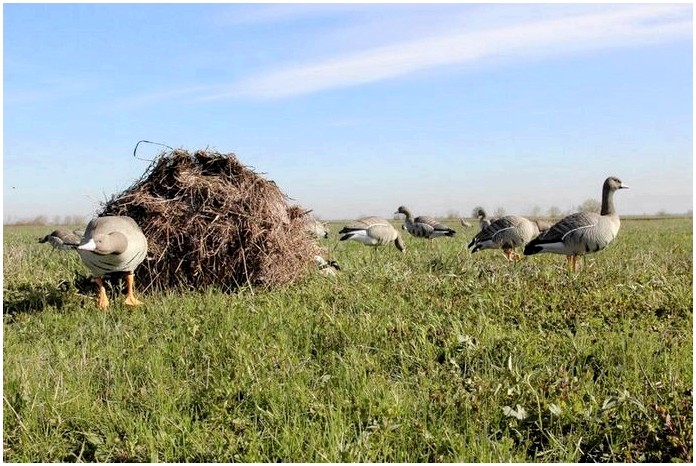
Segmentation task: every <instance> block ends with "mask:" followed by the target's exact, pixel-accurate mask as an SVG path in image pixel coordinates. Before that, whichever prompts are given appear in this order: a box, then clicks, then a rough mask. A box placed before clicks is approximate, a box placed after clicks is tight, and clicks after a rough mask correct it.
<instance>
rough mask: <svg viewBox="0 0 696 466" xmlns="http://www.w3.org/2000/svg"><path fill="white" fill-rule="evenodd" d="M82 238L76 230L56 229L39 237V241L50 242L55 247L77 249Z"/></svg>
mask: <svg viewBox="0 0 696 466" xmlns="http://www.w3.org/2000/svg"><path fill="white" fill-rule="evenodd" d="M81 240H82V238H81V237H80V236H78V235H77V233H76V232H72V231H67V230H54V231H52V232H51V233H49V234H47V235H46V236H44V237H43V238H39V243H49V244H50V245H51V246H53V247H54V248H55V249H77V246H78V245H79V244H80V241H81Z"/></svg>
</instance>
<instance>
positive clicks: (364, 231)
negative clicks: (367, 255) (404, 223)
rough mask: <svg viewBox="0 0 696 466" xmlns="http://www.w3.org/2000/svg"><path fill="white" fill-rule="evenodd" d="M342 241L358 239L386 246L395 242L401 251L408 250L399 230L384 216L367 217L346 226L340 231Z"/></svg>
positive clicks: (364, 242)
mask: <svg viewBox="0 0 696 466" xmlns="http://www.w3.org/2000/svg"><path fill="white" fill-rule="evenodd" d="M338 234H339V235H341V237H340V240H341V241H347V240H353V241H358V242H359V243H362V244H364V245H366V246H374V247H377V246H385V245H387V244H389V243H394V246H396V249H398V250H399V251H401V252H404V251H405V250H406V246H405V245H404V240H403V239H402V238H401V235H400V234H399V232H398V230H397V229H396V228H394V226H393V225H392V224H391V223H389V222H388V221H387V220H385V219H383V218H382V217H365V218H361V219H359V220H355V221H353V222H351V223H349V224H348V225H346V226H344V227H343V228H342V229H341V231H339V232H338Z"/></svg>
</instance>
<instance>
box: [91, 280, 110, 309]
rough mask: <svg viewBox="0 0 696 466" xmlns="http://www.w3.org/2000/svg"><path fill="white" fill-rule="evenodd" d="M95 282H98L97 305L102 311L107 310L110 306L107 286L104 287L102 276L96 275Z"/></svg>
mask: <svg viewBox="0 0 696 466" xmlns="http://www.w3.org/2000/svg"><path fill="white" fill-rule="evenodd" d="M92 281H94V283H96V284H97V288H98V289H97V307H98V308H99V309H101V310H102V311H105V310H106V309H107V308H108V307H109V298H108V297H107V296H106V288H104V281H103V280H102V278H101V277H94V278H93V279H92Z"/></svg>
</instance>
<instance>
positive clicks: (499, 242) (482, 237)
mask: <svg viewBox="0 0 696 466" xmlns="http://www.w3.org/2000/svg"><path fill="white" fill-rule="evenodd" d="M537 236H539V227H538V226H537V224H536V223H535V222H532V221H531V220H528V219H526V218H524V217H519V216H517V215H506V216H504V217H500V218H499V219H497V220H494V221H493V222H491V224H490V225H488V226H487V227H485V228H484V229H483V230H481V231H479V232H478V233H477V234H476V236H474V238H473V239H472V240H471V242H470V243H469V246H468V247H469V248H473V249H471V253H472V254H473V253H475V252H476V251H479V250H481V249H502V250H503V254H505V257H506V258H507V260H509V261H514V260H517V259H518V258H519V257H520V256H519V254H517V253H516V252H515V249H516V248H517V247H519V246H524V245H525V244H527V243H529V242H530V241H531V240H533V239H534V238H536V237H537Z"/></svg>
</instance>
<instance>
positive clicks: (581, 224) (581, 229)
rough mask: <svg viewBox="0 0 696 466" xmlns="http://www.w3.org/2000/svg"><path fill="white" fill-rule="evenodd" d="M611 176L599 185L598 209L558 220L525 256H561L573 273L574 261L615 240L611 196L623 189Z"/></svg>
mask: <svg viewBox="0 0 696 466" xmlns="http://www.w3.org/2000/svg"><path fill="white" fill-rule="evenodd" d="M626 188H628V186H626V185H625V184H623V183H622V182H621V180H620V179H618V178H616V177H615V176H610V177H608V178H607V179H606V180H605V181H604V184H603V185H602V210H601V212H600V213H599V214H597V213H594V212H578V213H574V214H571V215H568V216H567V217H564V218H562V219H561V220H559V221H558V222H556V223H555V224H554V225H552V226H551V228H549V229H548V230H547V231H546V232H545V233H544V234H542V235H539V236H538V237H537V238H536V239H535V240H533V241H531V242H530V243H529V244H527V246H525V248H524V254H525V255H527V256H529V255H532V254H538V253H552V254H564V255H565V256H566V261H567V263H568V269H569V270H572V271H573V272H574V271H576V270H577V258H578V256H583V255H585V254H591V253H594V252H597V251H601V250H602V249H604V248H606V247H607V246H608V245H609V244H611V242H612V241H614V239H615V238H616V236H617V234H618V233H619V228H620V227H621V220H620V219H619V215H618V214H617V213H616V209H615V208H614V193H615V192H616V191H618V190H619V189H626Z"/></svg>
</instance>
